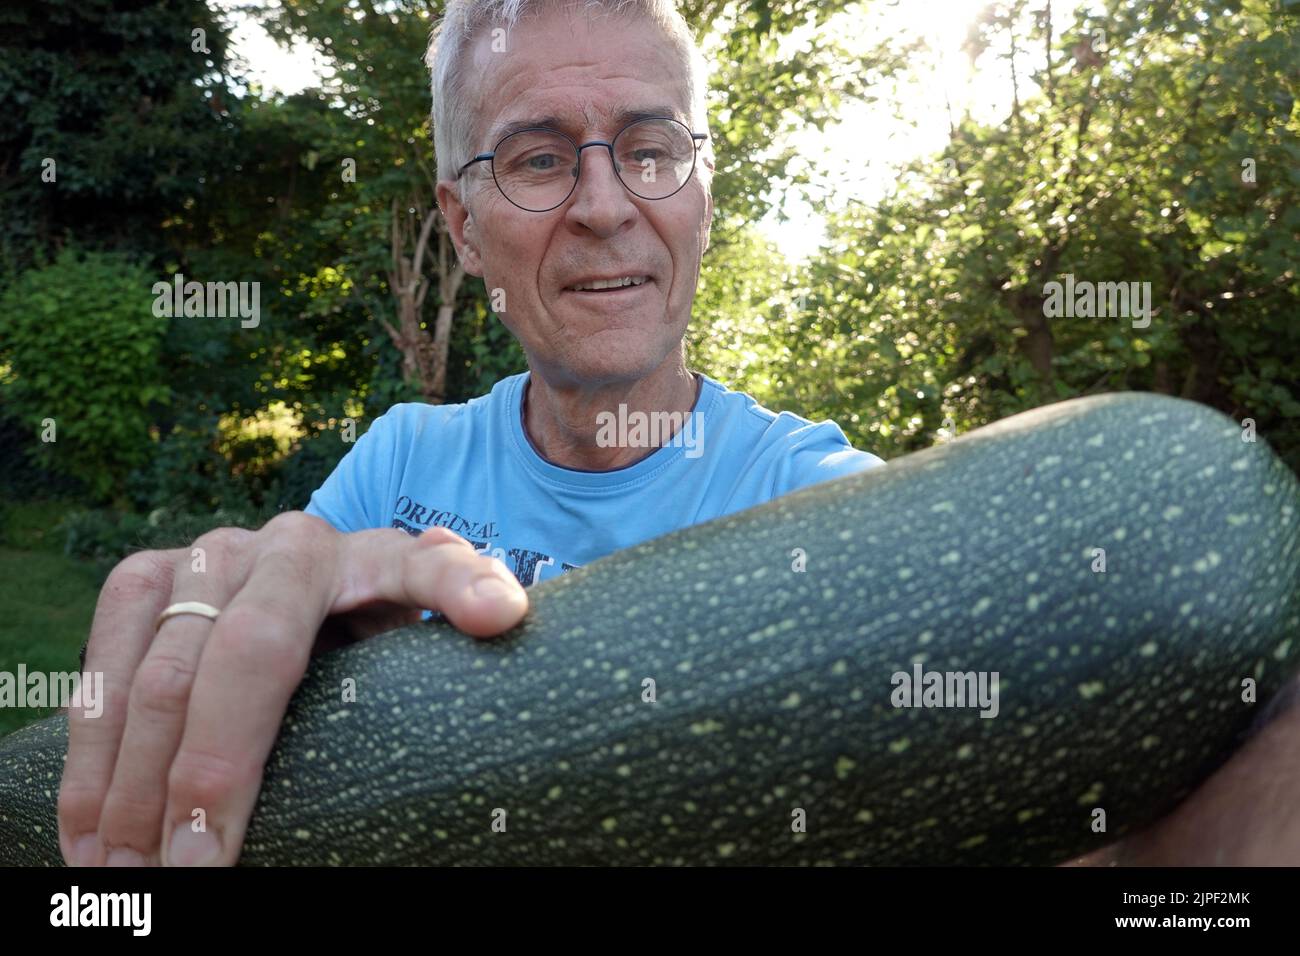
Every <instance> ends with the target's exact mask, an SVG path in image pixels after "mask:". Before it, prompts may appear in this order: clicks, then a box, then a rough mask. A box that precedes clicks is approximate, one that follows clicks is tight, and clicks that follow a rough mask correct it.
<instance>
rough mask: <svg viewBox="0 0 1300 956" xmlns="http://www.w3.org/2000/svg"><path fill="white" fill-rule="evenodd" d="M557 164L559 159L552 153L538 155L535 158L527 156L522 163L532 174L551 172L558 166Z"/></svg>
mask: <svg viewBox="0 0 1300 956" xmlns="http://www.w3.org/2000/svg"><path fill="white" fill-rule="evenodd" d="M559 163H560V157H558V156H556V155H555V154H554V153H539V154H538V155H536V156H529V157H528V159H526V160H525V161H524V165H525V167H527V168H528V169H529V170H531V171H532V172H537V173H541V172H546V171H548V170H552V169H554V168H555V167H556V166H558V165H559Z"/></svg>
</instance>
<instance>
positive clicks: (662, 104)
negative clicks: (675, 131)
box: [471, 11, 691, 143]
mask: <svg viewBox="0 0 1300 956" xmlns="http://www.w3.org/2000/svg"><path fill="white" fill-rule="evenodd" d="M555 12H556V11H552V12H551V13H552V15H554V13H555ZM558 12H561V13H562V15H563V16H564V17H566V18H567V17H570V16H572V12H571V11H570V12H569V13H564V12H563V11H558ZM561 25H563V31H562V32H563V36H562V37H555V36H551V37H548V38H546V40H544V41H542V42H538V40H539V39H540V38H538V37H530V38H529V41H530V42H524V40H523V38H521V37H515V38H514V41H515V42H512V43H511V44H510V45H509V46H508V47H507V48H506V49H504V50H494V48H493V43H492V40H493V34H492V31H491V30H485V31H484V32H483V34H482V35H480V36H479V37H478V38H477V40H476V42H475V43H474V47H473V53H472V54H471V58H472V61H473V63H474V72H475V74H477V77H478V87H479V88H478V90H477V96H476V97H475V99H476V100H477V103H476V106H477V108H478V113H479V115H478V116H477V117H476V122H475V124H474V125H475V126H476V127H477V128H478V129H479V130H482V129H483V124H485V123H487V124H489V126H488V129H487V131H486V132H485V133H483V134H481V135H482V139H484V140H486V141H488V142H489V143H495V142H498V141H499V140H500V139H502V138H503V137H505V136H508V135H509V134H510V133H513V132H517V131H518V130H520V129H526V128H528V127H530V126H545V127H549V128H552V129H558V130H560V131H562V132H565V133H568V134H569V135H571V136H574V137H581V136H583V135H585V134H586V133H587V132H588V131H591V130H595V129H598V128H602V127H604V128H608V132H609V135H613V134H614V133H616V132H617V131H618V130H619V129H621V128H622V127H623V126H626V125H627V124H628V123H631V122H635V121H636V120H638V119H647V118H649V117H652V116H668V117H672V118H673V119H676V120H679V121H681V122H683V123H685V124H686V125H687V126H689V125H690V119H691V108H690V104H689V102H688V101H689V99H690V95H689V92H688V79H689V78H688V76H687V75H686V70H687V69H688V68H687V67H686V66H685V65H682V64H681V63H680V61H679V59H678V56H677V52H676V50H675V49H674V47H673V44H672V41H671V40H670V39H669V38H668V37H667V36H665V34H664V33H663V31H662V29H661V28H660V27H659V26H658V25H657V24H655V23H653V22H652V21H650V20H647V19H645V18H642V17H637V16H631V15H629V16H627V17H607V16H600V17H596V18H594V19H593V20H590V21H583V20H579V21H576V22H575V20H573V19H563V20H561V21H559V22H558V23H557V22H556V21H554V20H550V18H549V17H548V16H539V17H536V18H533V19H531V20H530V21H528V22H526V23H525V24H521V25H519V26H517V27H516V28H515V29H525V30H527V29H552V30H554V29H558V28H559V27H560V26H561ZM607 29H608V30H611V31H616V32H617V35H618V41H619V42H617V43H616V44H614V46H617V49H614V48H612V47H611V42H610V37H609V34H608V33H605V30H607ZM602 33H604V35H603V36H602V35H601V34H602ZM569 39H572V40H573V41H575V45H574V46H572V47H570V46H568V44H567V42H566V41H567V40H569ZM547 41H550V42H547ZM575 60H576V61H577V62H574V61H575ZM593 66H602V67H606V69H602V70H600V71H599V72H601V73H605V74H606V75H608V73H614V74H622V79H623V80H625V81H631V82H630V83H627V82H624V83H623V84H622V88H621V89H619V90H618V91H617V93H614V91H613V90H608V89H607V91H606V92H605V93H603V94H602V92H601V89H600V87H601V85H602V84H601V83H600V82H599V81H597V82H595V83H592V84H591V85H590V86H589V87H587V88H584V89H582V90H581V92H580V93H579V94H578V95H576V96H575V95H574V93H573V87H572V86H570V87H569V89H568V91H567V92H566V91H561V90H556V91H555V93H554V94H553V95H551V94H550V93H548V91H547V90H546V89H545V83H544V82H543V83H541V84H539V86H538V87H534V88H528V89H525V90H522V91H520V90H519V89H518V85H519V84H520V81H521V80H522V79H523V77H524V76H530V75H531V76H537V75H543V76H544V75H546V74H547V72H548V71H555V72H557V73H567V72H568V70H569V69H571V68H575V67H576V68H579V69H589V68H591V67H593ZM640 73H645V74H646V75H644V76H641V75H639V74H640ZM497 83H504V84H505V89H504V90H502V89H500V88H497V89H496V90H495V95H494V84H497ZM507 91H508V92H507ZM519 92H522V95H514V94H516V93H519ZM503 96H510V100H509V101H507V102H506V103H502V102H501V100H502V97H503ZM611 101H613V102H611ZM485 114H486V115H485Z"/></svg>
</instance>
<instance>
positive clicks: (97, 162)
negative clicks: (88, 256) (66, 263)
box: [0, 0, 238, 269]
mask: <svg viewBox="0 0 1300 956" xmlns="http://www.w3.org/2000/svg"><path fill="white" fill-rule="evenodd" d="M195 29H201V30H203V31H205V32H204V43H205V44H206V49H207V51H208V52H206V53H204V52H196V51H195V50H194V49H193V46H194V45H195V38H194V35H193V33H192V31H193V30H195ZM225 56H226V38H225V34H224V31H223V30H222V28H221V26H220V25H219V24H218V22H217V20H216V17H215V15H214V13H213V12H212V10H211V9H209V7H208V5H207V4H206V3H201V2H193V0H153V2H149V3H143V2H130V3H119V2H115V0H7V2H6V3H4V4H3V5H0V115H3V116H4V117H5V122H4V123H3V124H0V221H3V222H4V223H5V224H6V226H5V230H4V233H3V235H2V236H0V258H3V260H4V261H5V262H6V263H7V264H9V265H10V266H12V267H14V268H18V269H21V268H26V267H27V266H29V265H30V264H31V263H32V261H33V257H34V256H38V255H41V254H44V253H48V252H50V251H51V250H53V249H55V248H57V247H58V245H60V244H61V243H62V242H63V241H64V237H65V236H70V237H71V238H73V239H74V240H76V241H77V242H78V243H79V244H80V245H81V246H82V247H83V248H92V247H93V248H112V249H122V250H129V251H135V252H150V253H157V252H160V251H161V249H160V243H159V239H160V234H159V227H160V224H161V223H162V222H163V220H164V219H165V218H166V217H167V215H168V214H169V213H173V212H176V211H179V210H180V209H182V208H184V206H185V205H186V204H188V203H193V202H196V201H205V200H206V201H211V200H212V199H214V198H216V197H219V196H220V195H221V190H222V187H223V183H224V182H225V181H227V180H228V179H229V178H230V176H231V172H232V169H233V167H234V166H235V164H236V163H238V158H237V156H236V155H235V154H234V152H233V151H232V150H231V149H230V147H231V146H232V145H234V142H233V139H232V137H231V136H230V133H231V131H232V129H233V123H234V121H233V119H232V116H231V113H230V110H229V107H230V105H231V104H232V102H233V100H234V96H233V94H232V92H231V90H230V88H229V85H228V78H227V76H226V67H225ZM47 161H52V162H53V164H54V165H53V166H52V167H51V166H50V165H49V163H48V162H47ZM51 169H52V171H53V172H54V174H55V179H54V181H53V182H50V181H47V179H46V178H45V175H44V174H46V173H47V170H51Z"/></svg>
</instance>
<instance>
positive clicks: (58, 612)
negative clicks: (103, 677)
mask: <svg viewBox="0 0 1300 956" xmlns="http://www.w3.org/2000/svg"><path fill="white" fill-rule="evenodd" d="M33 524H36V523H35V522H33ZM9 530H10V532H11V533H10V534H7V535H6V536H5V540H6V542H7V543H5V544H0V582H3V584H0V671H8V672H9V673H11V674H14V675H15V676H16V675H17V672H18V665H19V664H20V663H21V664H25V665H26V667H27V670H28V671H29V672H31V671H46V672H48V671H75V670H77V669H78V666H79V665H78V656H79V655H80V653H81V645H82V643H84V642H85V640H86V637H87V636H88V635H89V634H90V622H91V620H92V618H93V617H94V614H95V599H96V597H98V595H99V587H100V581H101V577H102V570H101V569H99V568H98V567H96V566H95V565H94V564H92V563H90V562H86V561H80V560H77V559H75V558H68V557H64V556H63V555H62V554H61V553H59V552H58V551H56V550H54V549H53V548H51V547H50V546H49V545H50V542H46V541H41V540H35V537H36V528H34V527H33V528H23V529H22V531H24V532H27V533H26V534H14V533H12V532H13V531H15V530H17V529H15V528H13V526H12V525H11V527H10V529H9ZM15 545H21V546H15ZM52 713H54V710H53V709H52V708H50V709H44V710H39V709H38V710H31V709H17V708H14V707H0V735H4V734H7V733H9V732H10V731H13V730H17V729H18V728H19V727H21V726H23V725H24V724H27V723H30V722H32V721H33V720H39V719H40V718H41V717H45V716H48V715H49V714H52Z"/></svg>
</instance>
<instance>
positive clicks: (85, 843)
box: [72, 833, 99, 866]
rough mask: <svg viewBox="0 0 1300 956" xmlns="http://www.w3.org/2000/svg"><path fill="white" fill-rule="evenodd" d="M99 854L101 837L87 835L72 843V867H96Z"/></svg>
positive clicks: (91, 834) (92, 834)
mask: <svg viewBox="0 0 1300 956" xmlns="http://www.w3.org/2000/svg"><path fill="white" fill-rule="evenodd" d="M98 853H99V837H98V836H96V835H95V834H94V833H86V834H83V835H82V836H79V837H77V838H76V839H75V840H73V841H72V865H73V866H94V865H95V857H96V855H97V854H98Z"/></svg>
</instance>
